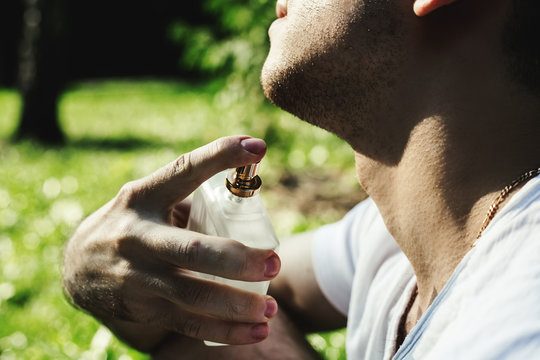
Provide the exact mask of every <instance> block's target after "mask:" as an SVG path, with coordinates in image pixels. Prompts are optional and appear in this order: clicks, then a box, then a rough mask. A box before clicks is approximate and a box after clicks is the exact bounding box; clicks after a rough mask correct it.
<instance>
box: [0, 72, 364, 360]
mask: <svg viewBox="0 0 540 360" xmlns="http://www.w3.org/2000/svg"><path fill="white" fill-rule="evenodd" d="M19 112H20V98H19V96H18V95H17V94H16V93H15V92H13V91H7V90H4V91H0V138H1V139H3V140H0V161H1V162H0V164H1V165H0V179H1V181H0V255H1V256H0V324H2V325H1V326H0V359H53V358H54V359H84V358H86V359H105V358H108V359H124V360H127V359H130V358H131V359H145V358H146V357H145V355H143V354H140V353H138V352H136V351H134V350H131V349H129V348H127V347H125V346H124V345H122V344H121V343H120V342H119V341H118V340H116V339H115V338H114V337H112V336H110V333H108V331H107V330H106V329H104V328H103V327H101V326H100V325H99V323H98V322H97V321H95V320H93V319H92V318H91V317H90V316H87V315H86V314H84V313H82V312H80V311H78V310H75V309H73V308H72V307H71V306H70V305H69V304H68V303H67V301H66V300H65V297H64V296H63V293H62V287H61V280H60V278H61V277H60V274H61V264H62V249H63V245H64V243H65V241H66V239H67V238H68V237H69V236H70V234H71V233H72V232H73V229H74V228H75V227H76V226H77V224H78V222H79V221H80V220H81V219H82V218H84V217H85V216H87V215H88V214H89V213H91V212H92V211H94V210H96V209H97V208H98V207H99V206H101V205H102V204H104V203H105V202H106V201H107V200H109V199H110V198H111V197H112V196H114V194H115V193H116V192H117V191H118V189H119V188H120V187H121V185H122V184H124V183H125V182H127V181H129V180H132V179H135V178H138V177H141V176H144V175H146V174H148V173H149V172H151V171H153V170H155V169H156V168H158V167H160V166H161V165H164V164H165V163H167V162H169V161H172V160H173V159H174V158H176V157H177V156H178V155H179V154H181V153H182V152H185V151H189V150H191V149H192V148H194V147H195V146H199V145H202V144H204V143H207V142H209V141H211V140H214V139H215V138H217V137H219V136H223V135H230V134H238V133H245V134H250V135H253V136H257V137H262V138H264V139H265V140H266V141H267V143H268V145H269V150H268V156H267V158H266V159H265V160H264V162H263V165H262V174H261V176H262V177H263V179H264V182H265V185H264V186H265V188H264V190H263V193H262V195H263V199H264V200H265V202H266V203H267V205H268V208H269V212H270V215H271V217H272V220H273V222H274V225H275V227H276V231H277V232H278V234H279V235H280V236H284V235H287V234H290V233H291V232H296V231H302V230H306V229H309V228H314V227H316V226H318V225H320V224H323V223H326V222H328V221H334V220H336V219H338V218H339V217H340V216H341V215H342V214H343V212H344V211H345V209H343V208H337V207H335V206H319V207H316V206H313V207H312V209H310V211H300V210H299V209H300V208H298V205H297V204H298V203H300V202H301V201H299V200H301V199H303V198H305V197H306V196H312V197H313V198H315V197H314V195H313V194H311V195H310V194H308V193H307V192H306V193H302V192H300V191H296V192H295V191H290V192H288V191H289V190H288V189H286V187H284V186H283V177H284V176H289V177H290V176H291V175H290V174H294V175H295V176H298V177H299V178H300V180H303V179H304V178H309V177H310V176H311V177H313V178H314V179H319V178H320V177H324V178H325V179H326V178H328V179H329V180H330V182H333V183H331V184H329V185H330V186H328V187H324V188H319V187H318V185H313V186H312V188H316V190H317V191H320V192H322V193H326V195H328V196H327V197H332V196H333V194H334V193H333V192H334V191H337V190H339V191H342V192H343V193H345V195H346V197H347V196H349V195H348V192H350V193H356V192H360V190H359V188H358V186H357V185H356V183H355V178H354V166H353V163H352V161H353V160H352V154H351V152H350V150H349V149H348V147H347V146H346V145H345V144H344V143H343V142H342V141H341V140H339V139H337V138H335V137H334V136H331V135H329V134H327V133H326V132H324V131H322V130H320V129H317V128H314V127H312V126H309V125H307V124H305V123H302V122H301V121H299V120H298V119H295V118H294V117H292V116H290V115H288V114H285V113H283V112H281V111H279V110H277V109H274V108H271V107H269V106H266V107H260V106H255V105H254V104H252V103H250V101H249V99H244V98H241V97H239V96H238V94H235V93H234V91H221V90H220V88H219V86H217V85H197V86H192V85H187V84H178V83H165V82H152V81H142V82H140V81H139V82H102V83H87V84H80V85H78V86H76V87H73V88H72V89H71V90H70V91H68V92H67V93H66V94H65V95H64V96H63V98H62V100H61V102H60V113H61V123H62V126H63V128H64V130H65V132H66V134H67V138H68V141H67V144H66V145H65V146H62V147H49V148H47V147H43V146H41V145H37V144H33V143H30V142H22V143H17V144H14V143H10V142H9V141H7V139H8V138H9V136H10V135H11V134H12V133H13V131H14V129H15V127H16V119H17V116H18V114H19ZM336 189H337V190H336ZM293 190H294V189H293ZM310 192H311V193H314V192H315V190H313V189H311V190H310ZM319 195H320V194H319ZM319 195H317V196H319ZM322 195H324V194H322ZM336 196H337V195H336ZM319 197H320V196H319ZM349 197H350V196H349ZM309 199H311V198H308V200H309ZM321 201H323V202H321V204H326V203H324V196H323V198H322V200H321ZM347 204H348V203H347ZM343 336H344V335H343V332H339V333H331V334H324V336H321V335H312V336H311V337H310V340H311V341H312V343H313V344H314V346H315V347H316V348H317V349H318V350H319V351H320V352H321V353H322V354H324V355H325V356H326V358H327V359H340V358H344V350H343Z"/></svg>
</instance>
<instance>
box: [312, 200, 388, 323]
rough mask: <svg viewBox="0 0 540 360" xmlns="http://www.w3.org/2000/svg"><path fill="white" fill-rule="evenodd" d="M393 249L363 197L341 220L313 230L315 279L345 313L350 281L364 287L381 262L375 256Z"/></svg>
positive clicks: (374, 210)
mask: <svg viewBox="0 0 540 360" xmlns="http://www.w3.org/2000/svg"><path fill="white" fill-rule="evenodd" d="M385 248H386V249H387V250H388V249H389V250H390V251H387V250H383V249H385ZM381 250H383V251H381ZM395 251H399V248H398V247H397V244H395V241H394V240H393V238H392V237H391V236H390V234H389V233H388V231H387V230H386V227H385V225H384V223H383V221H382V218H381V216H380V213H379V211H378V209H377V207H376V206H375V203H374V202H373V201H372V200H371V199H367V200H365V201H363V202H361V203H360V204H358V205H357V206H355V207H354V208H353V209H352V210H351V211H350V212H349V213H347V215H345V217H344V218H343V219H342V220H341V221H339V222H336V223H333V224H330V225H326V226H323V227H322V228H320V229H319V230H317V231H316V232H315V236H314V239H313V243H312V261H313V269H314V273H315V278H316V279H317V283H318V285H319V287H320V289H321V291H322V293H323V294H324V295H325V297H326V298H327V300H328V301H329V302H330V304H332V305H333V306H334V307H335V308H336V309H337V310H338V311H340V312H341V313H342V314H344V315H345V316H347V313H348V311H349V302H350V298H351V292H352V288H353V283H355V284H357V285H358V281H360V282H362V283H363V285H364V286H368V284H369V283H370V282H371V280H372V279H371V277H373V276H374V274H375V273H376V272H377V269H376V268H377V267H378V266H380V264H381V261H380V260H379V259H378V258H379V257H381V256H386V255H387V254H388V253H389V252H390V253H394V252H395ZM359 259H361V260H359ZM359 263H361V264H360V265H361V267H360V269H359ZM372 268H373V269H372ZM357 272H360V276H358V274H357ZM355 277H356V280H355ZM362 277H363V278H362Z"/></svg>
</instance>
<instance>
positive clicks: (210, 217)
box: [187, 163, 279, 346]
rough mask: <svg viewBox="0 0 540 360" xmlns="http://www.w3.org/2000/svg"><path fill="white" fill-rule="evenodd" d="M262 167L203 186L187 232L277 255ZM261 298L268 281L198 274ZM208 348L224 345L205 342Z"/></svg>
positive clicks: (239, 171)
mask: <svg viewBox="0 0 540 360" xmlns="http://www.w3.org/2000/svg"><path fill="white" fill-rule="evenodd" d="M258 167H259V164H258V163H257V164H252V165H247V166H242V167H239V168H236V169H232V170H229V171H223V172H221V173H219V174H217V175H215V176H213V177H212V178H210V179H208V180H207V181H206V182H204V183H203V184H202V185H201V186H200V187H199V188H198V189H197V190H196V191H195V193H194V196H193V202H192V205H191V211H190V216H189V221H188V225H187V228H188V229H189V230H192V231H197V232H200V233H204V234H207V235H214V236H220V237H226V238H229V239H233V240H236V241H239V242H241V243H243V244H244V245H246V246H249V247H252V248H259V249H272V250H274V251H276V252H277V250H278V247H279V241H278V239H277V236H276V234H275V232H274V228H273V227H272V223H271V222H270V218H269V217H268V213H267V212H266V209H265V208H264V205H263V203H262V201H261V198H260V197H259V195H258V193H259V190H260V187H261V184H262V181H261V179H260V177H259V176H258V175H257V171H258ZM199 275H200V276H201V277H203V278H206V279H209V280H213V281H218V282H220V283H223V284H227V285H230V286H235V287H237V288H240V289H244V290H247V291H251V292H256V293H259V294H266V292H267V290H268V285H269V283H270V282H269V281H261V282H247V281H239V280H231V279H225V278H222V277H219V276H214V275H209V274H203V273H199ZM205 344H206V345H210V346H212V345H224V344H218V343H213V342H207V341H205Z"/></svg>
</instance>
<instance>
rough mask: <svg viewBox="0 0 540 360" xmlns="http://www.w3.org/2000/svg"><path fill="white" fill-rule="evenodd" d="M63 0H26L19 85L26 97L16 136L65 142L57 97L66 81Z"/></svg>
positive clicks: (50, 141)
mask: <svg viewBox="0 0 540 360" xmlns="http://www.w3.org/2000/svg"><path fill="white" fill-rule="evenodd" d="M64 1H66V0H24V6H25V9H24V18H23V30H22V34H21V35H22V36H21V44H20V46H19V72H18V84H19V89H20V92H21V96H22V99H23V109H22V113H21V121H20V123H19V127H18V129H17V134H16V138H18V139H20V138H30V139H34V140H38V141H41V142H47V143H59V142H62V141H63V134H62V131H61V129H60V125H59V122H58V99H59V95H60V93H61V91H62V89H63V87H64V84H65V81H66V74H65V72H66V65H67V64H66V55H67V54H66V53H65V51H66V47H65V44H64V42H65V41H64V39H65V33H64V29H63V21H64V20H65V17H64V16H63V15H64V6H65V4H64Z"/></svg>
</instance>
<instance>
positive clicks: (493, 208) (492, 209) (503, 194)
mask: <svg viewBox="0 0 540 360" xmlns="http://www.w3.org/2000/svg"><path fill="white" fill-rule="evenodd" d="M538 175H540V168H538V169H534V170H529V171H527V172H526V173H524V174H523V175H521V176H520V177H518V178H517V179H515V180H514V181H512V182H511V183H510V185H507V186H506V187H505V188H504V189H502V191H501V192H500V193H499V196H497V198H495V200H494V201H493V203H491V206H490V207H489V210H488V212H487V214H486V217H485V219H484V222H483V223H482V228H481V229H480V231H479V232H478V236H476V240H478V239H479V238H480V236H482V233H483V232H484V230H485V229H486V228H487V227H488V225H489V223H490V222H491V220H492V219H493V218H494V217H495V214H496V213H497V211H498V210H499V206H500V205H501V203H502V202H503V201H504V200H505V199H506V197H507V196H508V194H510V192H512V190H514V189H515V188H516V187H518V186H519V185H521V184H523V183H524V182H526V181H527V180H530V179H532V178H533V177H535V176H538Z"/></svg>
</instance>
